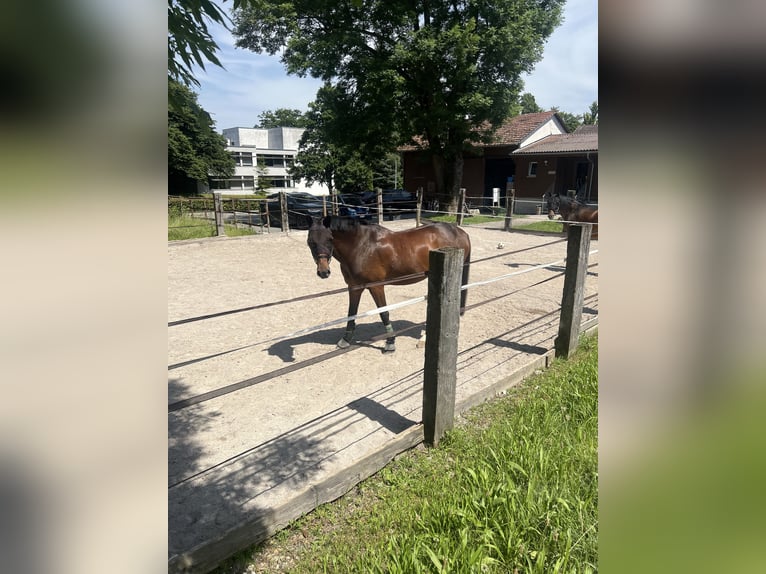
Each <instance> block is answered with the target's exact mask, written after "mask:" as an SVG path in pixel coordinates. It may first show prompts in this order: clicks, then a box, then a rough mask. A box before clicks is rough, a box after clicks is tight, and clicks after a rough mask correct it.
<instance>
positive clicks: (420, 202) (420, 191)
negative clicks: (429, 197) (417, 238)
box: [415, 187, 423, 227]
mask: <svg viewBox="0 0 766 574" xmlns="http://www.w3.org/2000/svg"><path fill="white" fill-rule="evenodd" d="M422 209H423V187H419V188H418V204H417V211H415V227H420V211H421V210H422Z"/></svg>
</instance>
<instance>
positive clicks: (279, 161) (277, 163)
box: [260, 154, 285, 167]
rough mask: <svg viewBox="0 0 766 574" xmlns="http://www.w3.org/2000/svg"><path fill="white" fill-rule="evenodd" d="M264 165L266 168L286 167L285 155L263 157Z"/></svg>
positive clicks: (261, 157)
mask: <svg viewBox="0 0 766 574" xmlns="http://www.w3.org/2000/svg"><path fill="white" fill-rule="evenodd" d="M260 159H262V160H263V165H265V166H266V167H285V156H283V155H265V154H264V155H261V156H260Z"/></svg>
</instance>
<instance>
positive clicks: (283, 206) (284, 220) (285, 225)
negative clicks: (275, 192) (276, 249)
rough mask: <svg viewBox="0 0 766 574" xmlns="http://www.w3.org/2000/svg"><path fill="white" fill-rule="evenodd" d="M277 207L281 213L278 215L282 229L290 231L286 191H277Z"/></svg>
mask: <svg viewBox="0 0 766 574" xmlns="http://www.w3.org/2000/svg"><path fill="white" fill-rule="evenodd" d="M279 209H280V212H281V214H282V217H280V220H281V224H282V231H284V232H285V233H287V232H289V231H290V212H289V211H288V210H287V193H285V192H284V191H280V192H279Z"/></svg>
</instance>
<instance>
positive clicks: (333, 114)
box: [290, 84, 372, 193]
mask: <svg viewBox="0 0 766 574" xmlns="http://www.w3.org/2000/svg"><path fill="white" fill-rule="evenodd" d="M338 95H339V93H338V91H337V90H336V89H335V88H334V87H332V86H331V85H329V84H327V85H325V86H323V87H322V88H320V89H319V91H318V92H317V99H316V100H315V101H313V102H311V103H310V104H309V111H308V112H307V113H306V115H305V116H304V119H305V123H306V130H305V131H304V132H303V135H302V136H301V141H300V144H299V151H298V153H297V154H296V155H295V163H294V164H293V166H292V167H291V168H290V175H292V176H293V177H294V178H296V179H302V180H304V181H305V182H306V183H308V184H309V185H310V184H312V183H319V184H322V185H325V186H327V189H328V190H329V191H330V193H333V192H342V193H345V192H353V191H363V190H365V189H370V188H371V187H372V170H371V169H370V168H369V167H368V166H367V164H366V163H365V162H364V161H363V159H362V157H361V154H360V152H359V150H356V149H352V148H351V147H348V146H346V145H344V144H343V143H342V138H340V137H338V134H337V129H339V127H340V126H343V125H344V122H343V121H342V120H341V119H339V117H338V116H339V113H340V114H342V113H343V109H344V107H343V100H342V99H341V98H339V97H338Z"/></svg>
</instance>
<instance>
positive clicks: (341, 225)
mask: <svg viewBox="0 0 766 574" xmlns="http://www.w3.org/2000/svg"><path fill="white" fill-rule="evenodd" d="M323 224H324V226H325V227H327V228H329V229H330V230H331V231H354V230H355V229H357V228H358V227H360V226H362V225H364V226H370V227H372V226H373V225H375V224H373V223H368V222H367V221H362V220H359V219H356V218H353V217H347V216H341V215H328V216H327V217H325V219H324V221H323Z"/></svg>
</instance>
